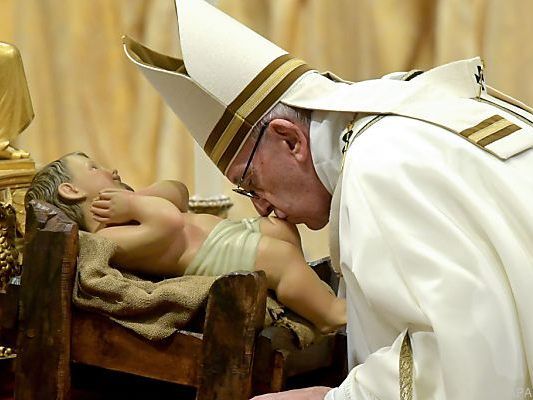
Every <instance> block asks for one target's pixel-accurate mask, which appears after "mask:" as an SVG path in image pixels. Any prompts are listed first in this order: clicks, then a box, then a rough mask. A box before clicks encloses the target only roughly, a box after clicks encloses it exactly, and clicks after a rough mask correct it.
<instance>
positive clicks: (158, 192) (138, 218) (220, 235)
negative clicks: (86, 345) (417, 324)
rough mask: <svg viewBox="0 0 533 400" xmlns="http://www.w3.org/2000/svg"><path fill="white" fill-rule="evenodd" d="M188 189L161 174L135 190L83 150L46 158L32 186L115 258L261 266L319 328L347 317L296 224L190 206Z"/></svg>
mask: <svg viewBox="0 0 533 400" xmlns="http://www.w3.org/2000/svg"><path fill="white" fill-rule="evenodd" d="M188 196H189V195H188V190H187V188H186V187H185V185H183V184H182V183H180V182H176V181H162V182H158V183H155V184H153V185H151V186H149V187H147V188H145V189H141V190H138V191H133V190H132V189H131V188H129V186H127V185H125V184H124V183H122V182H121V179H120V177H119V175H118V173H117V171H116V170H108V169H106V168H103V167H102V166H100V165H99V164H98V163H96V162H95V161H93V160H92V159H90V158H89V157H88V156H87V155H85V154H83V153H71V154H68V155H66V156H63V157H62V158H60V159H58V160H56V161H54V162H52V163H50V164H48V165H47V166H45V167H44V168H42V169H41V170H40V171H39V172H38V173H37V174H36V176H35V178H34V180H33V182H32V185H31V187H30V189H29V190H28V192H27V193H26V204H27V203H28V202H29V201H30V200H32V199H39V200H44V201H46V202H48V203H50V204H53V205H55V206H56V207H58V208H60V209H61V210H62V211H63V212H64V213H65V214H66V215H67V216H69V217H70V218H71V219H72V220H73V221H75V222H76V223H78V225H79V227H80V229H83V230H86V231H88V232H92V233H94V234H96V235H101V236H104V237H106V238H109V239H111V240H112V241H114V242H116V243H117V245H118V248H117V250H116V253H115V254H114V256H113V257H112V260H111V261H112V262H114V263H116V264H118V265H119V266H120V267H121V268H122V269H125V270H128V271H132V272H140V273H144V274H149V275H159V276H163V277H176V276H182V275H210V276H217V275H222V274H225V273H228V272H231V271H237V270H249V271H257V270H262V271H264V272H265V274H266V279H267V285H268V288H270V289H272V290H273V291H274V292H275V293H276V296H277V299H278V300H279V301H280V302H281V303H283V304H284V305H286V306H287V307H289V308H290V309H292V310H293V311H295V312H296V313H298V314H300V315H302V316H303V317H304V318H306V319H307V320H309V321H311V322H312V323H313V324H314V325H315V326H316V327H317V328H318V329H319V330H320V331H321V332H323V333H327V332H331V331H334V330H336V329H338V328H340V327H341V326H343V325H345V324H346V302H345V300H344V299H340V298H337V297H336V296H335V295H334V294H333V293H332V292H331V290H330V289H329V288H328V287H327V285H326V284H325V283H324V282H322V281H321V280H320V279H319V277H318V276H317V275H316V274H315V272H314V271H313V270H312V269H311V268H310V267H309V266H308V265H307V263H306V261H305V259H304V257H303V253H302V248H301V243H300V237H299V235H298V231H297V229H296V227H295V226H294V225H291V224H289V223H287V222H286V221H283V220H280V219H278V218H272V217H265V218H263V217H262V218H253V219H243V220H241V221H231V220H224V219H221V218H219V217H216V216H214V215H210V214H189V213H187V204H188Z"/></svg>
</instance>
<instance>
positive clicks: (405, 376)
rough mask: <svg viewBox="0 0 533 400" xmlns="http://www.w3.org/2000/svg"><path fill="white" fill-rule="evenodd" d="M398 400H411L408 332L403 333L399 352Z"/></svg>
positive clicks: (411, 370) (411, 360) (411, 356)
mask: <svg viewBox="0 0 533 400" xmlns="http://www.w3.org/2000/svg"><path fill="white" fill-rule="evenodd" d="M399 368H400V373H399V377H400V400H412V399H413V350H412V348H411V338H410V337H409V331H407V332H405V336H404V338H403V341H402V348H401V350H400V365H399Z"/></svg>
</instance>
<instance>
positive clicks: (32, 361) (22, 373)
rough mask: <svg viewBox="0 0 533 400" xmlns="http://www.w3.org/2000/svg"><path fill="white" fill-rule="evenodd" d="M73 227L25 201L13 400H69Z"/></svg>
mask: <svg viewBox="0 0 533 400" xmlns="http://www.w3.org/2000/svg"><path fill="white" fill-rule="evenodd" d="M77 253H78V227H77V226H76V225H75V224H74V223H73V222H72V221H70V220H69V219H67V218H66V217H65V216H64V215H63V214H62V213H60V212H59V211H57V209H55V210H54V209H53V208H52V211H50V207H48V206H46V205H44V204H43V203H39V202H30V204H29V207H28V212H27V216H26V235H25V246H24V266H23V270H22V277H21V290H20V310H19V312H20V318H19V333H18V338H17V348H18V349H22V350H21V351H19V354H18V357H17V358H16V373H17V380H16V385H15V396H16V398H17V400H26V399H27V400H38V399H46V400H52V399H59V400H64V399H68V398H69V394H70V311H71V296H72V285H73V276H74V267H75V261H76V255H77Z"/></svg>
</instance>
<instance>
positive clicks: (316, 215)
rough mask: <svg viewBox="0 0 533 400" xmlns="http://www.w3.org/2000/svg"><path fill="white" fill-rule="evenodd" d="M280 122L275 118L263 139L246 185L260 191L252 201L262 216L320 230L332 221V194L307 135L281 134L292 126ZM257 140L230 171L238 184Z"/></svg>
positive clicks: (244, 186) (243, 152) (251, 142)
mask: <svg viewBox="0 0 533 400" xmlns="http://www.w3.org/2000/svg"><path fill="white" fill-rule="evenodd" d="M277 121H279V120H273V121H271V123H270V124H269V127H268V128H267V131H266V132H265V135H264V137H263V138H262V139H261V141H260V143H259V145H258V147H257V151H256V153H255V155H254V157H253V160H252V162H251V165H250V167H249V170H248V172H247V174H246V176H245V178H244V181H243V183H242V187H243V188H244V189H246V190H251V191H254V192H255V193H256V198H253V199H252V203H253V204H254V207H255V208H256V210H257V212H258V213H259V214H260V215H262V216H267V215H269V214H271V213H274V214H275V215H276V216H277V217H278V218H281V219H285V220H287V221H289V222H291V223H294V224H299V223H304V224H306V225H307V226H308V227H309V228H311V229H320V228H322V227H324V226H325V225H326V224H327V222H328V218H329V208H330V202H331V195H330V194H329V192H327V190H326V189H325V187H324V186H323V185H322V183H321V182H320V180H319V179H318V176H317V175H316V172H315V170H314V166H313V163H312V159H311V153H310V149H309V145H308V141H307V139H306V137H305V135H303V136H302V135H300V136H298V135H294V136H292V133H290V132H289V133H287V132H283V133H282V134H280V131H283V129H285V128H287V127H288V129H289V130H290V129H292V127H290V125H287V123H288V124H291V123H290V122H288V121H285V122H284V123H283V122H282V124H285V125H283V126H281V127H280V126H279V124H278V123H277ZM283 121H284V120H283ZM254 142H255V141H253V140H248V142H247V143H246V144H245V145H244V146H243V148H242V149H241V150H240V152H239V154H238V155H237V157H236V159H235V160H234V162H233V163H232V164H231V166H230V168H229V169H228V171H227V173H226V176H227V177H228V178H229V179H230V180H231V181H232V182H233V183H234V184H237V183H238V182H239V180H240V179H241V176H242V173H243V171H244V169H245V166H246V163H247V162H248V159H249V157H250V153H251V151H252V148H253V145H254Z"/></svg>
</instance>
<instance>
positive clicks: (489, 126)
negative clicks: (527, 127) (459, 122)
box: [459, 115, 521, 148]
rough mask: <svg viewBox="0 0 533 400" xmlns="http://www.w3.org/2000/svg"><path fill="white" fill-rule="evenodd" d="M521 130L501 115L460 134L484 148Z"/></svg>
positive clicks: (494, 116)
mask: <svg viewBox="0 0 533 400" xmlns="http://www.w3.org/2000/svg"><path fill="white" fill-rule="evenodd" d="M519 129H521V128H520V127H519V126H518V125H515V124H513V123H512V122H511V121H509V120H507V119H505V118H503V117H502V116H501V115H493V116H492V117H490V118H487V119H485V120H483V121H481V122H480V123H479V124H477V125H476V126H473V127H472V128H468V129H465V130H464V131H461V132H459V133H460V134H461V135H462V136H464V137H466V138H467V139H468V140H469V141H471V142H472V143H474V144H476V145H478V146H480V147H483V148H484V147H485V146H487V145H489V144H491V143H493V142H495V141H497V140H500V139H502V138H504V137H506V136H509V135H510V134H511V133H513V132H516V131H517V130H519Z"/></svg>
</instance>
